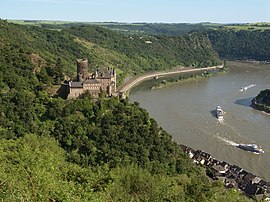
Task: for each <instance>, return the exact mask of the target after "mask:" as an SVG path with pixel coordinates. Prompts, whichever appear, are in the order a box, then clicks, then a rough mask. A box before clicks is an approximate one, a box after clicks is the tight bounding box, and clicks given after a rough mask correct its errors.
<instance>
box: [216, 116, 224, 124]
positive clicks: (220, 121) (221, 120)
mask: <svg viewBox="0 0 270 202" xmlns="http://www.w3.org/2000/svg"><path fill="white" fill-rule="evenodd" d="M218 122H219V123H221V124H222V125H225V120H224V118H223V117H219V118H218Z"/></svg>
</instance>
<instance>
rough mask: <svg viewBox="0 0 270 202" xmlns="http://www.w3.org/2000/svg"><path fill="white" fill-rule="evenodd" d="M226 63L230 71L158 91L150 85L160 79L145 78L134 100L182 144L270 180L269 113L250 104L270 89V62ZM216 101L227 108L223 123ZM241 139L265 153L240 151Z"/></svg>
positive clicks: (132, 93) (132, 94)
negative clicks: (219, 119) (265, 90)
mask: <svg viewBox="0 0 270 202" xmlns="http://www.w3.org/2000/svg"><path fill="white" fill-rule="evenodd" d="M227 65H228V68H229V71H228V72H227V73H225V74H222V75H218V76H214V77H211V78H200V79H197V80H187V81H182V82H180V83H176V84H173V85H171V86H166V87H164V88H161V89H156V90H150V88H151V86H153V84H154V83H155V82H157V81H154V80H150V81H145V82H143V83H141V84H139V85H137V86H135V87H134V88H133V89H132V90H131V92H130V100H131V101H138V102H139V103H140V105H141V107H143V108H145V109H147V110H148V112H149V114H150V116H151V117H153V118H155V119H156V120H157V122H158V123H159V125H160V126H161V127H162V128H164V129H165V130H166V131H167V132H169V133H170V134H171V135H172V136H173V139H174V140H176V141H177V142H178V143H181V144H184V145H187V146H190V147H192V148H194V149H201V150H203V151H205V152H207V153H209V154H211V155H212V156H213V157H214V158H216V159H218V160H221V161H226V162H228V163H230V164H235V165H238V166H240V167H242V168H244V169H245V170H247V171H249V172H252V173H254V174H256V175H257V176H260V177H261V178H263V179H264V180H267V181H270V115H267V114H264V113H262V112H260V111H258V110H255V109H253V108H252V107H250V103H251V100H252V98H253V97H255V96H256V95H257V94H258V93H259V92H260V91H261V90H264V89H266V88H268V89H269V88H270V65H265V64H251V63H240V62H227ZM160 79H162V78H160ZM252 84H253V87H251V86H250V88H248V89H247V90H246V91H240V89H241V87H245V86H249V85H252ZM217 105H220V106H221V107H222V108H223V110H224V111H225V112H226V113H225V114H224V123H220V122H218V120H217V118H216V116H215V111H214V110H215V108H216V106H217ZM238 143H256V144H257V145H260V146H261V147H262V148H263V149H264V151H265V153H264V154H261V155H256V154H253V153H251V152H247V151H244V150H241V149H239V148H236V147H235V144H238Z"/></svg>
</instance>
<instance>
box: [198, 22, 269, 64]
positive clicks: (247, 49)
mask: <svg viewBox="0 0 270 202" xmlns="http://www.w3.org/2000/svg"><path fill="white" fill-rule="evenodd" d="M202 32H204V33H205V34H206V35H207V36H208V37H209V39H210V41H211V43H212V45H213V48H214V49H215V50H216V51H217V52H218V53H219V56H220V57H222V58H225V59H232V60H235V59H242V60H247V59H253V60H259V61H270V40H269V39H270V30H269V29H266V30H258V29H251V30H250V29H237V28H236V29H232V28H226V27H225V28H218V29H208V30H205V31H202Z"/></svg>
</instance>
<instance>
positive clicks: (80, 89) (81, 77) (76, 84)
mask: <svg viewBox="0 0 270 202" xmlns="http://www.w3.org/2000/svg"><path fill="white" fill-rule="evenodd" d="M67 88H68V89H67V98H68V99H71V98H77V97H79V96H80V95H82V94H83V93H85V92H86V91H88V92H89V93H90V94H91V95H92V97H94V98H97V97H98V96H99V94H100V92H101V91H104V92H105V93H106V96H108V97H110V96H112V95H114V94H115V92H116V72H115V70H111V69H109V68H102V69H97V70H96V72H95V73H93V74H89V73H88V60H87V59H79V60H77V77H76V79H74V80H73V81H69V83H68V86H67Z"/></svg>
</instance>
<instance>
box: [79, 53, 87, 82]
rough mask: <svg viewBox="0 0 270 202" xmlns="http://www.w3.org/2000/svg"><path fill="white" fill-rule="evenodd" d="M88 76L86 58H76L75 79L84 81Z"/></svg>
mask: <svg viewBox="0 0 270 202" xmlns="http://www.w3.org/2000/svg"><path fill="white" fill-rule="evenodd" d="M87 76H88V60H87V59H86V58H84V59H79V60H77V81H84V80H85V79H86V78H87Z"/></svg>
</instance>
